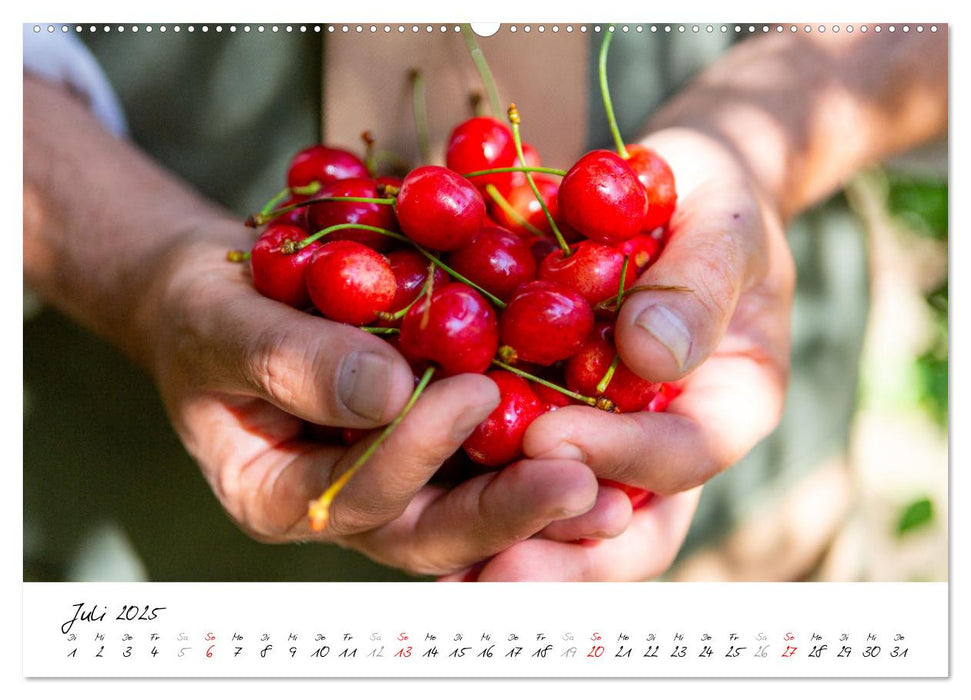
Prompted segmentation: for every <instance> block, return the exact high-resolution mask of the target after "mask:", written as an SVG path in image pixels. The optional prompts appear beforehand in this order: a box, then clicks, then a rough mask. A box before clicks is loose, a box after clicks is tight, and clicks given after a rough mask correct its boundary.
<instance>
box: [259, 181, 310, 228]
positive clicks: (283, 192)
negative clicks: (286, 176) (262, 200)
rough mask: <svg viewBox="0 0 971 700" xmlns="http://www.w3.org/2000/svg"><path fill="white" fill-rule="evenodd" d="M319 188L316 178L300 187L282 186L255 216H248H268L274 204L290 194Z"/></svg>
mask: <svg viewBox="0 0 971 700" xmlns="http://www.w3.org/2000/svg"><path fill="white" fill-rule="evenodd" d="M319 190H320V183H319V182H317V181H316V180H314V181H313V182H311V183H310V184H309V185H303V186H302V187H284V188H283V189H282V190H280V191H279V192H277V193H276V194H275V195H273V198H272V199H271V200H270V201H269V202H267V203H266V204H265V205H263V208H262V209H260V213H259V214H257V215H256V216H252V217H250V220H253V221H255V220H257V219H259V218H260V217H262V218H264V219H265V218H267V217H269V215H270V214H271V213H273V210H274V209H275V208H276V206H277V205H278V204H279V203H280V202H282V201H284V200H285V199H286V198H287V197H289V196H291V195H294V194H297V195H310V194H317V192H318V191H319ZM263 223H265V222H263ZM256 225H257V226H259V225H260V224H256Z"/></svg>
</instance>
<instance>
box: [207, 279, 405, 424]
mask: <svg viewBox="0 0 971 700" xmlns="http://www.w3.org/2000/svg"><path fill="white" fill-rule="evenodd" d="M210 308H215V309H218V311H215V312H213V313H214V315H215V316H216V317H217V318H211V317H210V319H209V322H208V323H206V324H203V325H204V326H205V327H206V328H207V330H208V331H209V332H208V333H207V335H208V338H206V339H205V340H206V342H205V343H200V344H198V345H200V346H202V347H205V348H206V350H207V352H208V353H211V355H210V356H211V357H212V359H213V360H214V361H213V362H212V364H213V365H215V372H214V373H213V374H212V375H210V377H211V379H212V380H213V381H214V383H215V384H217V388H221V389H223V390H225V391H229V392H234V393H242V394H246V395H250V396H256V397H259V398H262V399H265V400H266V401H269V402H270V403H272V404H274V405H276V406H277V407H278V408H280V409H282V410H284V411H286V412H287V413H290V414H292V415H295V416H297V417H299V418H302V419H303V420H306V421H310V422H312V423H318V424H321V425H330V426H340V427H350V428H371V427H375V426H378V425H384V424H386V423H388V422H390V421H391V419H392V418H394V416H395V415H396V414H397V413H398V411H399V410H400V409H401V408H402V406H404V404H405V402H406V401H407V400H408V397H409V395H410V394H411V392H412V389H413V388H414V375H413V374H412V371H411V369H410V367H409V366H408V363H407V362H406V361H405V359H404V358H403V357H402V356H401V355H400V354H399V353H398V352H397V351H396V350H395V349H394V348H393V347H392V346H391V345H390V344H389V343H387V342H385V341H384V340H382V339H380V338H377V337H375V336H373V335H371V334H369V333H366V332H364V331H361V330H358V329H356V328H353V327H351V326H348V325H345V324H342V323H335V322H333V321H328V320H326V319H323V318H318V317H315V316H312V315H310V314H307V313H304V312H301V311H297V310H296V309H291V308H290V307H288V306H285V305H283V304H280V303H277V302H275V301H272V300H270V299H266V298H264V297H262V296H259V295H258V294H256V293H252V294H250V293H246V294H239V295H234V296H233V297H232V298H231V299H226V300H224V301H223V302H222V303H220V304H211V305H210Z"/></svg>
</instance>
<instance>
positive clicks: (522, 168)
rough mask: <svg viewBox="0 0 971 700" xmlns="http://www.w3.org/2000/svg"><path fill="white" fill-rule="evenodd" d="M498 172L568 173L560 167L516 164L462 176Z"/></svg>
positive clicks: (479, 175)
mask: <svg viewBox="0 0 971 700" xmlns="http://www.w3.org/2000/svg"><path fill="white" fill-rule="evenodd" d="M497 173H546V174H547V175H559V176H560V177H563V176H564V175H566V170H560V169H559V168H544V167H541V166H514V167H509V168H489V169H488V170H476V171H474V172H471V173H465V175H463V176H462V177H482V176H483V175H495V174H497Z"/></svg>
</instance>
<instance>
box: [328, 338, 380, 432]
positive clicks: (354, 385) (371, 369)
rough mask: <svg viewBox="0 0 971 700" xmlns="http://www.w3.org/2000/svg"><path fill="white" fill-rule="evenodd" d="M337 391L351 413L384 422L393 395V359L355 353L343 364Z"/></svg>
mask: <svg viewBox="0 0 971 700" xmlns="http://www.w3.org/2000/svg"><path fill="white" fill-rule="evenodd" d="M337 391H338V393H339V395H340V399H341V401H342V402H343V404H344V405H345V406H346V407H347V408H348V410H350V411H351V412H353V413H356V414H357V415H359V416H361V417H362V418H367V419H369V420H374V421H378V420H381V419H382V418H383V417H384V409H385V406H387V404H388V395H389V394H390V393H391V358H390V357H387V356H385V355H379V354H378V353H375V352H352V353H351V354H349V355H348V356H347V357H345V358H344V362H343V364H342V365H341V375H340V379H339V381H338V384H337Z"/></svg>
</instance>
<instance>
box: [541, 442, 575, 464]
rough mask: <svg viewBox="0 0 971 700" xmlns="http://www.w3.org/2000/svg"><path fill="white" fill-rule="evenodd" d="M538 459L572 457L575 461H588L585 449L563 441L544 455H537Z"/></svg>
mask: <svg viewBox="0 0 971 700" xmlns="http://www.w3.org/2000/svg"><path fill="white" fill-rule="evenodd" d="M536 458H537V459H570V460H573V461H574V462H584V461H586V455H585V454H583V450H581V449H580V448H579V447H577V446H576V445H574V444H573V443H572V442H561V443H560V444H559V445H557V446H556V447H554V448H553V449H552V450H549V451H548V452H544V453H543V454H542V455H537V457H536Z"/></svg>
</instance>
